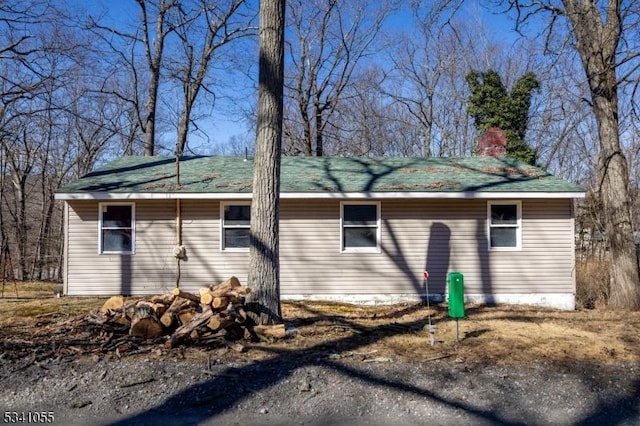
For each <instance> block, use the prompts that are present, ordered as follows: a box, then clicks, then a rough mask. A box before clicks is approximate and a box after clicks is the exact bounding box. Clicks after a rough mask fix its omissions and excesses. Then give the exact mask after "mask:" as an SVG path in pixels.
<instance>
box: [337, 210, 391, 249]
mask: <svg viewBox="0 0 640 426" xmlns="http://www.w3.org/2000/svg"><path fill="white" fill-rule="evenodd" d="M354 204H360V205H369V206H370V205H375V206H376V216H377V220H376V246H375V247H345V246H344V227H345V225H344V206H345V205H348V206H351V205H354ZM372 227H373V226H372ZM381 236H382V225H381V215H380V201H341V202H340V253H380V239H381Z"/></svg>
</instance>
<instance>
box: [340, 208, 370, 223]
mask: <svg viewBox="0 0 640 426" xmlns="http://www.w3.org/2000/svg"><path fill="white" fill-rule="evenodd" d="M343 218H344V224H345V225H376V224H377V222H378V208H377V206H376V205H375V204H374V205H368V204H352V205H345V206H344V216H343Z"/></svg>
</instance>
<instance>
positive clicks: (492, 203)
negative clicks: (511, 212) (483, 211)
mask: <svg viewBox="0 0 640 426" xmlns="http://www.w3.org/2000/svg"><path fill="white" fill-rule="evenodd" d="M496 205H497V206H500V205H502V206H505V205H506V206H511V205H515V206H516V214H517V220H516V224H515V225H492V224H491V207H492V206H496ZM514 227H515V228H516V246H515V247H492V246H491V228H514ZM487 247H488V249H489V251H521V250H522V201H521V200H500V201H488V202H487Z"/></svg>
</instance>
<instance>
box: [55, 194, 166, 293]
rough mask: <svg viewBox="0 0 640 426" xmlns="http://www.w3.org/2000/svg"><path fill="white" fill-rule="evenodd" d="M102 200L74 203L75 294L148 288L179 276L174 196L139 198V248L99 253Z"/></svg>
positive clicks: (71, 289)
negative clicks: (127, 252)
mask: <svg viewBox="0 0 640 426" xmlns="http://www.w3.org/2000/svg"><path fill="white" fill-rule="evenodd" d="M98 205H99V204H98V202H96V201H73V202H70V203H69V217H68V240H69V247H68V260H67V273H66V275H67V282H66V288H67V292H68V294H70V295H106V294H149V293H161V292H165V291H167V290H170V289H171V288H173V286H174V282H175V259H174V257H173V253H172V249H173V246H174V244H175V216H174V212H175V202H174V201H136V202H135V219H136V221H135V254H133V255H119V254H99V253H98V232H99V229H98V226H99V221H98Z"/></svg>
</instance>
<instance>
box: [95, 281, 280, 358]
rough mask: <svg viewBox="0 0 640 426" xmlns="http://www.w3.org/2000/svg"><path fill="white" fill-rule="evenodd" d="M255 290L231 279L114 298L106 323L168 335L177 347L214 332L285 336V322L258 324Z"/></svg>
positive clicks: (141, 333)
mask: <svg viewBox="0 0 640 426" xmlns="http://www.w3.org/2000/svg"><path fill="white" fill-rule="evenodd" d="M250 291H251V290H250V289H249V288H248V287H246V286H243V285H241V284H240V281H238V279H237V278H236V277H230V278H229V279H227V280H226V281H224V282H223V283H221V284H217V285H211V286H210V287H206V288H201V289H200V295H195V294H193V293H189V292H186V291H183V290H181V289H179V288H175V289H173V291H172V292H171V293H169V294H163V295H159V296H153V297H150V298H146V299H136V300H128V301H125V299H124V298H123V297H122V296H114V297H112V298H110V299H109V300H107V301H106V302H105V304H104V305H103V306H102V308H100V311H99V314H100V315H102V316H103V317H104V320H105V323H106V322H110V323H116V324H120V325H124V326H128V327H129V335H131V336H137V337H142V338H145V339H154V338H158V337H161V336H167V340H166V342H165V345H166V346H167V347H168V348H172V347H175V346H177V345H179V344H181V343H186V342H188V341H198V340H205V339H209V338H211V337H212V336H215V335H226V336H227V337H233V338H235V339H238V338H247V339H250V338H256V337H267V338H283V337H285V328H284V324H278V325H272V326H259V325H255V324H254V323H253V321H251V319H250V318H249V317H248V315H247V311H246V309H245V296H246V295H247V294H249V293H250Z"/></svg>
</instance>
